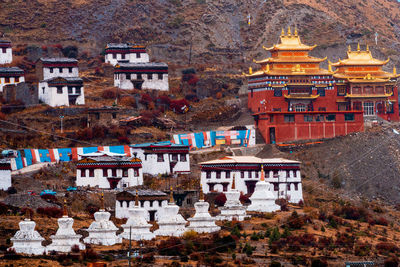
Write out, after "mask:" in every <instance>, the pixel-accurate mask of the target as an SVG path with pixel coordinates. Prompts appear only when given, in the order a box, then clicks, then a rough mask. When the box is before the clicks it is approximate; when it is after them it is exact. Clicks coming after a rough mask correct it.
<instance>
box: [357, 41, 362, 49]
mask: <svg viewBox="0 0 400 267" xmlns="http://www.w3.org/2000/svg"><path fill="white" fill-rule="evenodd" d="M360 50H361V49H360V43H357V51H360Z"/></svg>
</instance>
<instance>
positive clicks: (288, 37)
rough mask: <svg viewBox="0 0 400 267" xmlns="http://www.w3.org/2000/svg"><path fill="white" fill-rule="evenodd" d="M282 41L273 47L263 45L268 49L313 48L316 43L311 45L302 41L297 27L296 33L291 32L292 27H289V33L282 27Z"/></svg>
mask: <svg viewBox="0 0 400 267" xmlns="http://www.w3.org/2000/svg"><path fill="white" fill-rule="evenodd" d="M280 39H281V42H280V43H279V44H276V45H273V46H271V47H263V48H264V49H265V50H267V51H273V50H312V49H314V48H315V47H316V45H313V46H309V45H305V44H303V43H302V42H301V41H300V37H299V35H298V34H297V29H295V32H294V34H292V33H291V31H290V27H288V31H287V34H285V31H284V30H283V29H282V34H281V36H280Z"/></svg>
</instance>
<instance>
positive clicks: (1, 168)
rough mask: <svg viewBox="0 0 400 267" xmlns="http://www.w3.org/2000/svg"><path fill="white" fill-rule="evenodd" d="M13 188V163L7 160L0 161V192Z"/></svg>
mask: <svg viewBox="0 0 400 267" xmlns="http://www.w3.org/2000/svg"><path fill="white" fill-rule="evenodd" d="M9 187H11V163H10V161H9V160H7V159H0V190H7V189H8V188H9Z"/></svg>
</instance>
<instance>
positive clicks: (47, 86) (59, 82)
mask: <svg viewBox="0 0 400 267" xmlns="http://www.w3.org/2000/svg"><path fill="white" fill-rule="evenodd" d="M37 70H38V76H39V79H40V82H39V87H38V90H39V94H38V95H39V99H40V100H41V101H43V102H44V103H46V104H48V105H50V106H52V107H57V106H70V105H84V104H85V93H84V88H83V80H82V79H81V78H79V70H78V60H76V59H74V58H41V59H40V60H39V62H38V64H37Z"/></svg>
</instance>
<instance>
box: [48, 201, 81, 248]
mask: <svg viewBox="0 0 400 267" xmlns="http://www.w3.org/2000/svg"><path fill="white" fill-rule="evenodd" d="M73 224H74V219H72V218H70V217H68V211H67V205H66V200H64V212H63V216H62V217H61V218H59V219H58V230H57V232H56V234H55V235H52V236H50V238H51V240H52V243H51V244H50V245H48V246H47V248H46V249H47V251H52V250H54V251H60V252H71V248H72V246H74V245H77V246H78V247H79V249H80V250H84V249H85V245H84V244H82V243H81V242H80V241H79V239H80V238H81V237H82V236H81V235H77V234H76V233H75V231H74V229H72V225H73Z"/></svg>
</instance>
